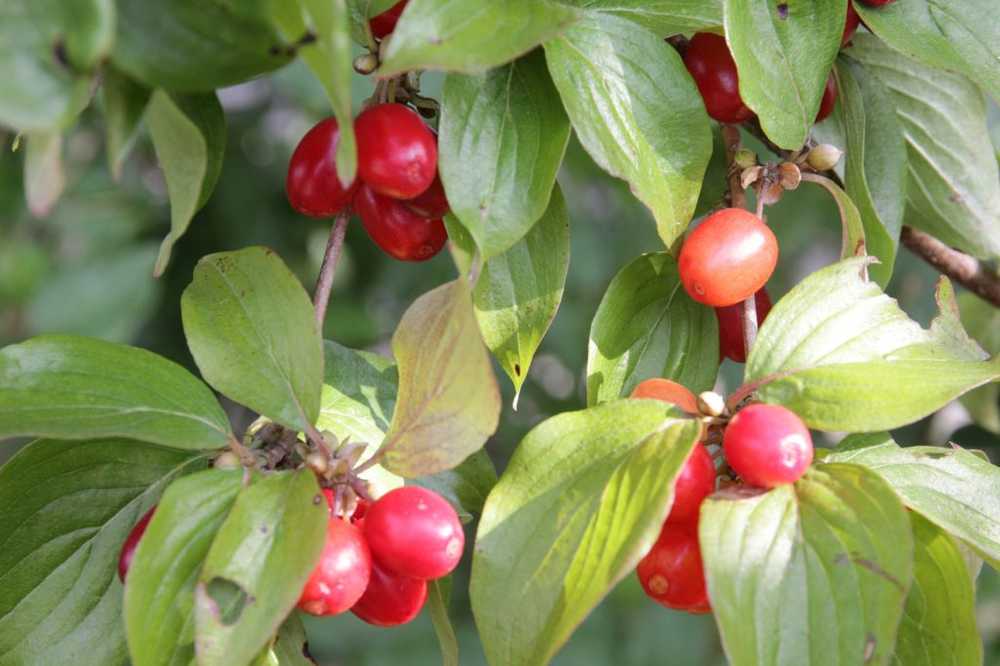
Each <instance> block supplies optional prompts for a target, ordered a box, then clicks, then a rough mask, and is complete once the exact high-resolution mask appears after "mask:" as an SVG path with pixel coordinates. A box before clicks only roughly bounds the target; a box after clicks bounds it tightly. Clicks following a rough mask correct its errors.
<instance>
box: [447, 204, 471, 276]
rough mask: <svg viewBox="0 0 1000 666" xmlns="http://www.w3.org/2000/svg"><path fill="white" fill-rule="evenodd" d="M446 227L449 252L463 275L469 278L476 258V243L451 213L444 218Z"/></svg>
mask: <svg viewBox="0 0 1000 666" xmlns="http://www.w3.org/2000/svg"><path fill="white" fill-rule="evenodd" d="M444 227H445V229H447V230H448V251H449V252H450V253H451V258H452V260H454V262H455V267H456V268H457V269H458V272H459V273H460V274H461V275H464V276H466V277H468V275H469V269H470V268H472V260H473V259H475V256H476V241H475V240H474V239H473V238H472V234H470V233H469V231H468V229H466V228H465V227H463V226H462V223H461V222H459V221H458V218H457V217H455V215H454V214H453V213H451V212H448V213H447V214H445V216H444Z"/></svg>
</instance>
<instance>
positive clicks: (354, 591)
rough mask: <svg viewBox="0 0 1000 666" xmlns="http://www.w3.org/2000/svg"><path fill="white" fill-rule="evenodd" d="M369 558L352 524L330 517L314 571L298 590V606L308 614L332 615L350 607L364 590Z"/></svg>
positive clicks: (370, 558) (369, 574)
mask: <svg viewBox="0 0 1000 666" xmlns="http://www.w3.org/2000/svg"><path fill="white" fill-rule="evenodd" d="M371 571H372V556H371V552H370V551H369V550H368V544H367V543H366V542H365V538H364V536H363V535H362V533H361V530H360V529H358V527H357V526H356V525H352V524H351V523H349V522H347V521H345V520H341V519H340V518H330V520H329V522H328V523H327V528H326V543H325V544H324V545H323V554H322V555H320V559H319V562H318V563H317V564H316V568H314V569H313V571H312V573H311V574H309V580H307V581H306V584H305V587H304V588H302V596H300V597H299V603H298V607H299V608H300V609H301V610H303V611H305V612H306V613H309V614H310V615H336V614H338V613H343V612H344V611H346V610H347V609H349V608H350V607H351V606H353V605H354V604H355V603H356V602H357V601H358V599H360V598H361V595H362V594H364V592H365V589H366V588H367V587H368V581H369V579H370V578H371Z"/></svg>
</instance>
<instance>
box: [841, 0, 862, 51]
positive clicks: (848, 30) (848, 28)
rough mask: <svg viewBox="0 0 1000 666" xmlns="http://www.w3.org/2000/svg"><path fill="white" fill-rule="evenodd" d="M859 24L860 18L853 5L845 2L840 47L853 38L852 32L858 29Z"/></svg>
mask: <svg viewBox="0 0 1000 666" xmlns="http://www.w3.org/2000/svg"><path fill="white" fill-rule="evenodd" d="M859 23H861V17H860V16H858V13H857V12H856V11H855V10H854V5H853V4H851V2H850V0H848V2H847V19H846V20H845V21H844V35H843V37H841V38H840V45H841V46H844V45H846V44H847V42H849V41H851V37H853V36H854V32H855V31H856V30H857V29H858V24H859Z"/></svg>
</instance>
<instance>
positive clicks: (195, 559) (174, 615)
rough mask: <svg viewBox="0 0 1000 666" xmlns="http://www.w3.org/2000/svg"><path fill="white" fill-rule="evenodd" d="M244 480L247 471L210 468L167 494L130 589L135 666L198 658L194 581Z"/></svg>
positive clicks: (128, 617)
mask: <svg viewBox="0 0 1000 666" xmlns="http://www.w3.org/2000/svg"><path fill="white" fill-rule="evenodd" d="M242 480H243V472H242V470H226V471H222V470H214V469H213V470H206V471H204V472H201V473H199V474H193V475H191V476H189V477H187V478H184V479H181V480H179V481H177V482H175V483H172V484H171V485H170V487H169V488H167V491H166V492H165V493H164V494H163V498H162V499H161V500H160V502H159V504H158V505H157V507H156V513H155V514H153V520H152V521H151V522H150V523H149V526H148V527H147V528H146V532H145V534H143V536H142V541H140V542H139V548H137V549H136V552H135V556H134V559H133V560H132V566H131V568H129V573H128V584H127V585H126V586H125V601H124V604H125V629H126V632H127V636H128V642H129V652H130V656H131V658H132V663H133V664H134V665H135V666H171V665H172V664H189V663H191V661H192V660H193V659H194V616H193V613H194V587H195V582H196V581H197V580H198V573H199V571H200V570H201V567H202V564H203V563H204V561H205V556H206V555H207V554H208V549H209V548H210V547H211V545H212V541H213V540H214V539H215V534H216V532H218V530H219V526H220V525H221V524H222V521H223V520H225V519H226V514H228V513H229V510H230V508H232V505H233V502H234V501H236V495H237V494H238V493H239V491H240V490H241V488H242Z"/></svg>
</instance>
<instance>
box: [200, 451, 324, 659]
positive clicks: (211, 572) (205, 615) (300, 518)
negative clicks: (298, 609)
mask: <svg viewBox="0 0 1000 666" xmlns="http://www.w3.org/2000/svg"><path fill="white" fill-rule="evenodd" d="M328 520H329V510H328V508H327V504H326V500H324V499H323V496H322V495H321V494H320V492H319V486H318V485H317V483H316V477H315V475H314V474H313V473H312V471H310V470H301V471H298V472H278V473H275V474H273V475H271V476H268V477H265V478H262V479H260V480H258V481H256V482H255V483H253V484H252V485H250V486H249V487H248V488H246V489H245V490H244V491H243V492H242V493H240V495H239V497H237V499H236V504H235V505H234V506H233V508H232V511H230V513H229V516H228V517H227V518H226V520H225V522H224V523H223V524H222V527H221V528H220V529H219V533H218V535H217V536H216V538H215V541H214V542H213V543H212V547H211V549H210V550H209V552H208V557H207V558H206V560H205V564H204V567H203V568H202V570H201V574H200V575H199V578H198V586H197V588H196V590H195V611H194V617H195V644H196V646H197V652H198V664H199V666H231V665H232V664H243V663H247V662H249V661H250V660H251V659H253V658H254V657H255V656H257V655H258V654H259V653H260V652H261V651H262V650H263V649H264V647H265V645H267V643H268V641H269V640H270V637H271V636H273V635H274V633H275V632H276V631H278V627H279V626H280V625H281V623H282V622H283V621H284V619H285V617H286V616H287V615H288V613H289V612H291V610H292V608H294V607H295V602H296V601H298V598H299V595H300V594H301V592H302V587H303V586H304V585H305V583H306V579H307V578H308V577H309V574H310V572H311V571H312V569H313V566H314V565H315V564H316V560H318V559H319V556H320V553H321V552H322V550H323V543H324V540H325V539H326V525H327V521H328Z"/></svg>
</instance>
